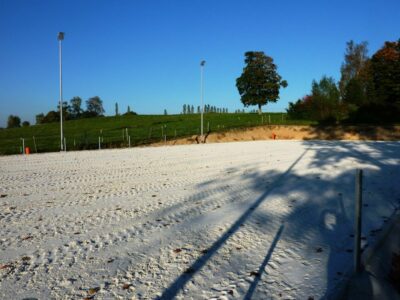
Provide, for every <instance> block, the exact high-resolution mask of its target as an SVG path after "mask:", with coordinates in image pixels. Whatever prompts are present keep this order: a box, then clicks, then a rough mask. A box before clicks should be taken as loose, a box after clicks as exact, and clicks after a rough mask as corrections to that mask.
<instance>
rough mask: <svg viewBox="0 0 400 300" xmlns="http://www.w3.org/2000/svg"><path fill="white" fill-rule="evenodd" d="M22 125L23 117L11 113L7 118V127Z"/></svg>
mask: <svg viewBox="0 0 400 300" xmlns="http://www.w3.org/2000/svg"><path fill="white" fill-rule="evenodd" d="M17 127H21V119H20V118H19V117H18V116H14V115H9V116H8V119H7V128H17Z"/></svg>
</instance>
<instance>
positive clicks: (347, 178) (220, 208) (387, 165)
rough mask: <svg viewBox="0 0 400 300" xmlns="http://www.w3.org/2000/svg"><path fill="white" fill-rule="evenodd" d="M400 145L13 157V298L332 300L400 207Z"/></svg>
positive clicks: (1, 228) (6, 175)
mask: <svg viewBox="0 0 400 300" xmlns="http://www.w3.org/2000/svg"><path fill="white" fill-rule="evenodd" d="M399 163H400V143H399V142H361V141H359V142H337V141H259V142H236V143H219V144H203V145H184V146H174V147H170V146H166V147H154V148H149V147H148V148H135V149H118V150H99V151H82V152H67V153H49V154H38V155H29V156H25V157H24V156H6V157H0V182H1V185H0V299H23V298H31V299H32V298H37V299H51V298H53V299H83V298H86V299H118V298H120V299H154V298H162V299H172V298H174V297H176V298H177V299H192V298H193V299H211V298H214V299H250V298H252V299H308V298H309V297H313V299H319V298H323V297H330V296H331V295H333V294H335V293H336V292H337V291H338V290H339V288H340V286H341V284H342V283H343V282H344V281H345V280H346V279H347V278H348V276H349V274H350V272H351V268H352V255H353V254H352V248H353V239H352V234H353V214H354V209H353V207H354V199H353V198H354V174H355V173H354V172H355V169H356V168H362V169H363V170H364V173H365V176H364V207H363V209H364V215H363V218H364V224H363V247H367V246H368V245H370V244H371V243H373V242H374V239H375V238H376V234H377V233H378V232H379V231H380V230H381V228H382V227H383V226H384V224H385V222H387V220H388V219H389V218H390V216H391V215H392V214H393V212H394V211H395V210H396V209H398V207H399V203H400V184H399V182H400V168H399Z"/></svg>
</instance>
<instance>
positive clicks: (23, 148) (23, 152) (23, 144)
mask: <svg viewBox="0 0 400 300" xmlns="http://www.w3.org/2000/svg"><path fill="white" fill-rule="evenodd" d="M21 140H22V154H23V155H25V139H24V138H21Z"/></svg>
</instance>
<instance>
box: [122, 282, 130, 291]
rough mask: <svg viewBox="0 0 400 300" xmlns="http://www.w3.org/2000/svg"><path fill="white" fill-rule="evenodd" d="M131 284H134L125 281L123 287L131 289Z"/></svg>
mask: <svg viewBox="0 0 400 300" xmlns="http://www.w3.org/2000/svg"><path fill="white" fill-rule="evenodd" d="M131 286H132V284H130V283H124V284H123V285H122V289H123V290H127V289H129V288H130V287H131Z"/></svg>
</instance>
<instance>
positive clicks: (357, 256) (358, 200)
mask: <svg viewBox="0 0 400 300" xmlns="http://www.w3.org/2000/svg"><path fill="white" fill-rule="evenodd" d="M362 176H363V171H362V170H360V169H358V170H356V185H355V188H356V189H355V213H354V230H355V232H354V272H355V273H358V272H360V270H361V225H362V222H361V217H362V214H361V207H362Z"/></svg>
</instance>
